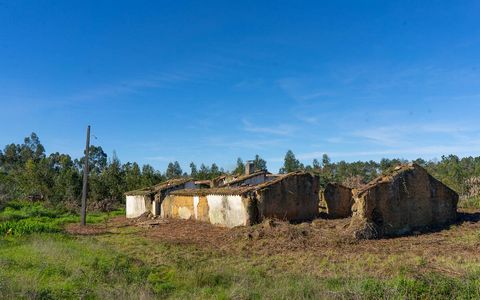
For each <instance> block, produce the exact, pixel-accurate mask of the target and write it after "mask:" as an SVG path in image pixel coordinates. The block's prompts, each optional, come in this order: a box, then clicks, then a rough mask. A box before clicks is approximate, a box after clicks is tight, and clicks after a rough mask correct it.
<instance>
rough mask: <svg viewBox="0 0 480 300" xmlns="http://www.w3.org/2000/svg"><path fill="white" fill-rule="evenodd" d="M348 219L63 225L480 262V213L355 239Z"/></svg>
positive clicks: (245, 246) (273, 249)
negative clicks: (237, 223)
mask: <svg viewBox="0 0 480 300" xmlns="http://www.w3.org/2000/svg"><path fill="white" fill-rule="evenodd" d="M349 223H350V219H339V220H325V219H317V220H314V221H313V222H310V223H302V224H289V223H287V222H282V221H277V220H268V221H266V222H264V223H262V224H258V225H255V226H251V227H236V228H232V229H229V228H224V227H219V226H215V225H211V224H209V223H204V222H198V221H192V220H177V219H150V218H146V217H143V218H139V219H135V220H130V219H126V218H125V217H115V218H113V219H111V220H110V222H109V223H108V224H107V226H105V224H99V225H90V226H87V227H86V228H82V227H79V226H78V225H71V226H69V227H67V231H68V232H70V233H72V234H104V233H114V232H115V231H116V230H117V229H118V228H122V227H133V228H136V229H137V230H138V233H137V234H141V235H143V236H145V237H147V238H149V239H153V240H158V241H162V242H167V243H172V244H177V245H192V246H195V247H198V248H203V249H212V250H219V251H225V252H228V253H231V254H235V255H262V256H268V255H275V254H285V253H295V252H299V251H301V252H302V253H308V252H312V253H320V252H324V253H335V252H336V253H338V252H341V253H342V255H348V254H349V253H351V254H359V253H369V254H374V255H380V256H383V255H384V256H388V255H392V254H393V255H394V254H396V253H399V254H401V253H405V252H409V253H412V254H418V255H422V256H428V257H430V256H431V257H435V256H440V255H444V254H445V255H447V254H448V255H449V256H451V255H456V256H459V257H465V258H468V257H471V258H473V259H475V260H479V262H480V254H479V253H480V238H479V236H480V211H461V212H460V213H459V220H458V222H457V223H455V224H453V225H451V226H449V227H448V228H443V229H436V230H431V231H429V232H415V233H414V234H413V235H409V236H403V237H397V238H388V239H379V240H355V239H354V238H353V237H352V235H351V233H350V232H349V231H348V225H349Z"/></svg>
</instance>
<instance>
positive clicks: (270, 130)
mask: <svg viewBox="0 0 480 300" xmlns="http://www.w3.org/2000/svg"><path fill="white" fill-rule="evenodd" d="M242 123H243V130H245V131H248V132H253V133H266V134H273V135H284V136H288V135H291V134H293V133H294V132H295V130H296V128H295V127H294V126H291V125H289V124H278V125H276V126H260V125H255V124H253V123H251V122H250V121H248V120H246V119H243V120H242Z"/></svg>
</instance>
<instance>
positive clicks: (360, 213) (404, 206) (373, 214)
mask: <svg viewBox="0 0 480 300" xmlns="http://www.w3.org/2000/svg"><path fill="white" fill-rule="evenodd" d="M354 201H355V203H354V205H353V217H352V222H351V228H352V229H353V230H354V233H355V236H356V237H358V238H375V237H381V236H390V235H402V234H406V233H408V232H410V231H412V230H415V229H422V228H429V227H435V226H439V225H444V224H448V223H451V222H453V221H455V220H456V217H457V214H456V212H457V202H458V194H457V193H455V192H454V191H453V190H452V189H450V188H448V187H447V186H446V185H444V184H443V183H441V182H440V181H438V180H437V179H435V178H434V177H432V176H431V175H430V174H428V173H427V171H426V170H425V169H423V168H422V167H420V166H419V165H416V164H410V165H407V166H402V167H398V168H397V169H396V170H395V172H394V173H393V174H391V175H389V176H383V177H379V178H377V179H375V180H374V181H372V182H371V183H370V184H369V185H368V186H367V187H366V188H364V189H362V190H359V191H358V192H357V193H356V195H355V196H354Z"/></svg>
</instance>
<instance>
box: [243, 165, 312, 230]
mask: <svg viewBox="0 0 480 300" xmlns="http://www.w3.org/2000/svg"><path fill="white" fill-rule="evenodd" d="M318 182H319V181H318V177H316V176H313V175H310V174H308V173H299V174H292V175H287V176H285V177H283V178H279V179H275V180H273V181H272V183H271V184H267V185H266V186H265V187H262V188H259V189H258V190H257V191H256V197H255V198H256V199H255V200H256V201H257V202H258V204H257V205H258V217H259V220H258V221H259V222H261V221H262V220H264V219H266V218H277V219H281V220H288V221H304V220H311V219H313V218H315V217H316V216H317V215H318V191H319V183H318ZM252 217H253V215H252Z"/></svg>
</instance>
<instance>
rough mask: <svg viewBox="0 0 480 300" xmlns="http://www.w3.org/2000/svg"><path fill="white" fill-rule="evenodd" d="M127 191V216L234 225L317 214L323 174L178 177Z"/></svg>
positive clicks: (298, 218)
mask: <svg viewBox="0 0 480 300" xmlns="http://www.w3.org/2000/svg"><path fill="white" fill-rule="evenodd" d="M248 172H249V170H248V169H247V173H248ZM125 195H126V202H127V205H126V215H127V218H135V217H138V216H140V215H142V214H143V213H145V212H151V213H152V214H153V215H161V216H162V217H164V218H181V219H194V220H201V221H207V222H210V223H212V224H220V225H224V226H228V227H233V226H238V225H249V224H254V223H258V222H260V221H261V220H263V219H265V218H279V219H284V220H308V219H313V218H314V217H316V216H317V214H318V178H317V177H315V176H313V175H310V174H307V173H302V172H295V173H290V174H285V175H273V174H271V173H269V172H267V171H258V172H253V173H251V174H245V175H243V176H239V177H235V178H232V177H228V176H222V177H219V178H216V179H214V180H212V181H209V182H206V181H202V182H199V181H194V180H192V179H176V180H170V181H166V182H163V183H161V184H158V185H156V186H153V187H150V188H146V189H140V190H135V191H130V192H127V193H126V194H125Z"/></svg>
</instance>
